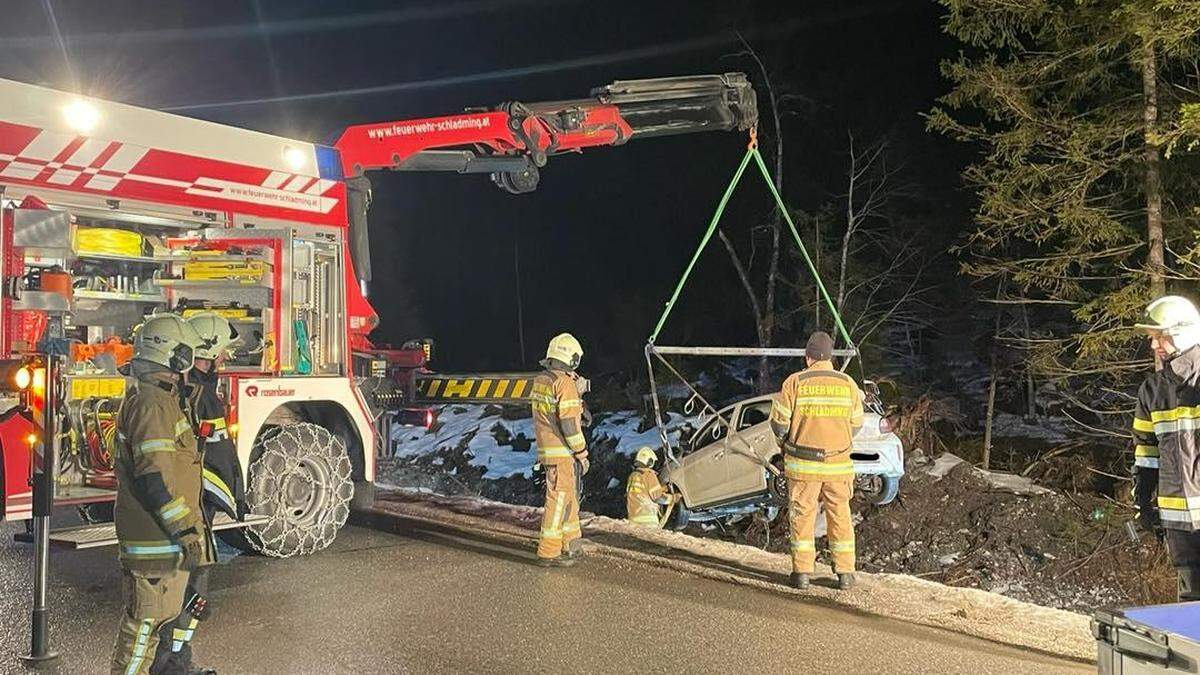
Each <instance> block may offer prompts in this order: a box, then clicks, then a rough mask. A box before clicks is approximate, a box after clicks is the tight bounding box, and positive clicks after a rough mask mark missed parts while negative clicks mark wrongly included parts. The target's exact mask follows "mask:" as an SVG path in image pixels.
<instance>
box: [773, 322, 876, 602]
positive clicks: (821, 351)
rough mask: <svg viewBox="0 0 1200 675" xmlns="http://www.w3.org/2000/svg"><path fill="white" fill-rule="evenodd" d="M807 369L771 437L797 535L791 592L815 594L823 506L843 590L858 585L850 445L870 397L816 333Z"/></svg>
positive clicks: (776, 415) (829, 341)
mask: <svg viewBox="0 0 1200 675" xmlns="http://www.w3.org/2000/svg"><path fill="white" fill-rule="evenodd" d="M804 353H805V358H806V361H807V363H808V367H807V368H806V369H805V370H803V371H801V372H799V373H793V374H792V375H791V376H789V377H788V378H787V379H786V380H784V382H783V388H782V390H781V391H780V392H779V395H778V396H777V397H776V399H775V402H774V403H773V404H772V406H771V430H772V431H774V432H775V437H776V438H777V439H778V440H779V442H780V444H781V446H782V448H783V453H784V470H785V472H786V474H787V482H788V495H789V496H788V502H789V508H788V521H789V522H788V524H789V526H790V529H791V550H792V575H791V578H790V581H791V584H792V586H794V587H796V588H808V584H809V575H811V574H812V573H813V570H814V566H815V564H816V558H817V548H816V541H815V536H814V535H815V531H816V524H817V504H818V502H820V503H821V504H823V505H824V506H825V524H826V528H827V534H828V539H829V552H830V554H831V557H832V558H833V571H834V572H835V573H836V574H837V576H838V588H840V589H842V590H845V589H848V588H850V587H851V586H852V585H853V584H854V524H853V522H852V521H851V519H850V496H851V494H852V493H853V491H854V464H853V463H852V462H851V461H850V443H851V439H852V438H854V434H855V433H856V432H857V431H858V428H859V427H861V426H862V418H863V394H862V391H861V390H859V388H858V385H857V384H856V383H855V382H854V380H853V379H852V378H851V377H850V376H849V375H846V374H845V373H842V372H840V371H838V370H837V369H835V368H834V367H833V361H832V359H833V338H831V337H829V334H828V333H823V332H820V331H818V332H816V333H813V334H812V336H811V337H809V339H808V344H807V345H806V346H805V349H804Z"/></svg>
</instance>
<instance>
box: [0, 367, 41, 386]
mask: <svg viewBox="0 0 1200 675" xmlns="http://www.w3.org/2000/svg"><path fill="white" fill-rule="evenodd" d="M30 388H33V389H42V390H44V389H45V388H46V371H45V370H42V369H41V368H38V367H36V364H33V363H29V362H28V361H24V360H10V361H0V389H3V390H5V391H15V392H23V391H28V390H29V389H30Z"/></svg>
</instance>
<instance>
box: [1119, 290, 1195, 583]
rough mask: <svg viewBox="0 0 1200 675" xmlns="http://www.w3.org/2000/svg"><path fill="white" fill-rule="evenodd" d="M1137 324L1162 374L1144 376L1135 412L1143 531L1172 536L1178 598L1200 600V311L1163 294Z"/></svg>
mask: <svg viewBox="0 0 1200 675" xmlns="http://www.w3.org/2000/svg"><path fill="white" fill-rule="evenodd" d="M1137 327H1138V328H1140V329H1142V330H1144V331H1146V333H1147V334H1148V335H1149V337H1150V347H1151V349H1153V351H1154V354H1155V356H1156V357H1158V360H1159V361H1160V362H1161V363H1162V370H1160V371H1158V372H1156V373H1152V374H1150V375H1148V376H1147V377H1146V381H1145V382H1144V383H1142V387H1141V389H1139V390H1138V396H1137V404H1136V407H1135V408H1134V415H1133V438H1134V443H1135V444H1136V445H1135V447H1134V453H1133V454H1134V467H1133V492H1134V501H1135V502H1136V504H1137V507H1138V519H1139V520H1140V521H1141V523H1142V525H1143V527H1145V528H1146V529H1148V530H1151V531H1155V532H1158V533H1159V535H1160V536H1161V537H1163V538H1165V539H1166V543H1167V550H1168V551H1169V552H1170V554H1171V562H1172V563H1173V564H1174V566H1175V572H1176V573H1177V574H1178V576H1179V600H1180V601H1193V600H1200V473H1197V472H1196V470H1195V467H1197V466H1200V312H1197V310H1196V306H1195V305H1193V304H1192V303H1191V302H1190V301H1189V300H1187V299H1186V298H1182V297H1179V296H1177V295H1168V296H1164V297H1161V298H1159V299H1157V300H1155V301H1154V302H1152V303H1150V305H1149V306H1148V307H1147V308H1146V315H1145V323H1139V324H1137Z"/></svg>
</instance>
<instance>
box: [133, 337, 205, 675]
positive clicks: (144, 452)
mask: <svg viewBox="0 0 1200 675" xmlns="http://www.w3.org/2000/svg"><path fill="white" fill-rule="evenodd" d="M199 345H200V337H199V336H198V335H196V331H195V329H193V328H192V327H191V326H190V325H188V323H187V322H186V321H184V320H183V319H181V318H179V317H178V316H176V315H174V314H156V315H153V316H151V317H149V318H148V319H146V320H145V322H143V323H142V324H141V325H140V326H138V327H137V328H135V329H134V335H133V350H134V358H133V361H131V362H130V374H131V375H132V376H133V377H134V378H135V380H136V382H135V383H134V385H133V386H132V387H131V389H130V393H129V394H128V395H127V396H126V398H125V401H124V402H123V403H122V404H121V409H120V412H119V413H118V414H117V442H116V448H115V453H114V459H113V464H114V470H115V472H116V476H117V502H116V510H115V518H114V519H115V521H116V527H117V540H118V543H119V549H120V553H119V555H120V561H121V567H122V573H123V585H124V595H125V614H124V616H123V617H122V618H121V624H120V628H119V632H118V635H117V644H116V648H115V650H114V652H113V657H112V673H113V674H114V675H141V674H143V673H147V672H149V671H150V666H151V664H152V663H153V661H154V656H155V652H156V651H157V649H158V642H159V631H160V630H161V629H162V627H163V626H166V625H168V624H170V623H171V622H173V621H174V620H175V618H176V617H177V616H179V611H180V607H182V606H183V601H184V590H185V589H186V587H187V580H188V573H189V572H190V571H191V570H194V569H196V568H197V567H200V566H202V565H206V564H210V563H211V562H212V561H213V560H214V557H215V556H214V553H215V546H214V545H213V542H212V538H211V533H210V532H209V530H208V528H207V527H205V524H204V520H203V519H202V517H201V511H200V491H201V487H200V484H201V466H202V465H201V456H200V452H199V451H198V449H197V446H196V436H195V435H194V434H193V433H192V425H191V422H190V421H189V420H188V418H187V416H186V415H184V412H183V410H182V409H181V408H180V405H179V395H180V394H179V392H180V384H181V382H180V381H181V379H182V376H183V373H185V372H187V371H188V370H189V369H190V368H191V367H192V362H193V358H194V350H195V349H196V348H197V347H199ZM200 672H204V671H200Z"/></svg>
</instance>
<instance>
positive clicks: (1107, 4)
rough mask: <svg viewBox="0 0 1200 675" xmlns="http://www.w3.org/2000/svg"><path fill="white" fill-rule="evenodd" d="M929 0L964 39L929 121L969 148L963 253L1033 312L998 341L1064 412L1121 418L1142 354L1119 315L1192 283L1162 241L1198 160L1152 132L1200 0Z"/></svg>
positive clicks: (1189, 216) (1172, 103)
mask: <svg viewBox="0 0 1200 675" xmlns="http://www.w3.org/2000/svg"><path fill="white" fill-rule="evenodd" d="M939 1H940V3H941V4H942V5H943V6H944V7H945V8H946V10H947V13H946V15H945V24H944V29H945V30H946V31H947V32H948V33H949V34H951V35H953V36H954V37H956V38H957V39H958V40H959V41H961V42H962V44H963V50H962V52H961V53H960V54H959V56H958V57H957V58H955V59H952V60H948V61H946V62H944V63H943V64H942V70H943V74H944V76H945V77H946V78H947V80H948V81H949V82H950V84H951V85H952V89H951V91H950V93H948V94H947V95H945V96H944V97H942V98H941V99H940V100H939V103H938V105H937V106H936V107H934V109H933V110H932V111H931V112H930V113H929V115H928V125H929V128H930V129H931V130H933V131H936V132H939V133H943V134H946V135H948V136H950V137H952V138H955V139H957V140H959V141H962V142H965V143H971V144H974V145H976V146H977V147H978V148H979V150H980V156H979V158H978V160H977V161H976V162H975V163H973V164H972V165H971V166H969V167H968V168H967V169H966V170H965V171H964V173H963V179H964V181H965V183H966V184H967V185H968V186H969V187H971V188H973V189H974V190H975V192H976V195H977V197H978V203H977V207H976V211H975V219H974V225H973V227H972V228H971V231H970V234H969V235H968V236H967V237H965V238H964V240H963V241H962V242H961V244H960V246H959V247H958V249H957V252H958V253H959V254H960V255H961V261H962V269H963V271H964V272H965V273H967V274H969V275H972V276H973V277H976V278H977V279H979V280H981V281H985V282H986V283H983V284H981V285H982V288H981V289H980V292H981V295H983V294H987V295H991V294H993V293H995V289H996V288H998V287H1000V286H1001V280H1003V288H1005V289H1006V291H1005V292H1004V293H1003V294H1002V295H1001V296H1000V297H999V298H998V302H999V303H1001V306H1005V305H1011V304H1023V305H1025V306H1026V308H1027V309H1028V310H1029V311H1030V312H1031V318H1032V319H1033V321H1034V326H1035V328H1034V331H1033V333H1034V335H1033V337H1032V338H1031V339H1028V340H1026V339H1014V340H1013V341H1011V342H1010V345H1011V346H1013V347H1015V348H1021V349H1024V350H1025V352H1024V353H1025V354H1026V356H1027V357H1028V359H1029V362H1030V364H1031V367H1032V368H1033V369H1034V371H1035V372H1036V373H1038V374H1039V375H1040V376H1041V377H1042V378H1043V379H1050V380H1051V381H1054V382H1055V383H1056V384H1057V385H1058V386H1057V390H1058V391H1059V392H1060V393H1061V394H1062V395H1063V397H1065V398H1066V399H1067V401H1068V408H1069V409H1071V410H1072V416H1073V417H1075V418H1076V419H1079V420H1080V421H1084V423H1085V424H1086V425H1087V426H1089V427H1094V428H1114V427H1121V426H1124V424H1125V423H1126V421H1127V418H1124V419H1122V417H1121V416H1120V415H1118V413H1120V412H1122V411H1127V410H1128V409H1129V408H1131V407H1132V401H1131V398H1130V396H1129V392H1130V388H1131V386H1133V385H1135V384H1136V383H1137V382H1138V381H1139V380H1140V379H1141V377H1142V376H1143V375H1144V373H1145V372H1146V370H1147V369H1148V367H1149V363H1150V362H1149V354H1148V352H1147V351H1146V350H1145V349H1139V347H1138V345H1137V343H1136V340H1137V339H1138V337H1139V336H1138V335H1137V333H1136V332H1135V331H1133V330H1131V329H1130V326H1131V325H1132V323H1133V322H1134V319H1135V318H1136V317H1137V316H1138V315H1139V314H1140V312H1141V311H1142V309H1143V308H1144V306H1145V305H1146V303H1147V302H1148V301H1149V300H1150V299H1151V297H1152V296H1154V295H1159V294H1161V293H1163V292H1164V289H1170V290H1173V291H1182V292H1185V293H1188V294H1189V295H1193V294H1191V293H1190V292H1189V291H1190V290H1191V288H1190V286H1188V285H1187V284H1186V282H1184V281H1181V280H1180V279H1179V277H1180V275H1179V274H1178V272H1177V271H1175V270H1177V269H1178V268H1180V267H1181V264H1180V260H1179V258H1178V256H1176V255H1174V254H1172V251H1176V252H1181V251H1183V250H1186V248H1188V247H1189V246H1191V244H1192V242H1193V239H1194V235H1193V234H1192V232H1193V229H1194V224H1195V217H1194V215H1193V205H1194V203H1195V195H1196V194H1197V193H1196V188H1197V187H1198V186H1197V180H1196V177H1197V175H1200V174H1197V172H1196V170H1197V164H1196V161H1195V159H1194V158H1193V157H1191V156H1190V155H1189V154H1188V153H1175V154H1168V153H1165V152H1164V148H1165V147H1168V146H1169V144H1170V143H1171V141H1172V138H1171V129H1173V128H1175V121H1177V120H1179V119H1180V115H1181V113H1182V106H1183V105H1184V104H1186V103H1188V102H1189V101H1195V100H1198V99H1196V98H1195V97H1192V96H1191V94H1190V93H1189V92H1188V91H1187V90H1186V89H1185V88H1184V87H1185V86H1186V85H1187V84H1189V81H1190V80H1189V78H1191V77H1194V75H1190V74H1189V73H1194V72H1196V71H1195V70H1192V69H1194V68H1195V56H1196V54H1195V48H1194V46H1193V45H1194V42H1195V35H1196V27H1197V25H1200V8H1197V4H1198V3H1195V2H1182V1H1179V0H1170V1H1168V0H1159V1H1152V0H1146V1H1140V2H1138V1H1125V2H1122V1H1117V0H1095V1H1093V0H1023V1H1022V2H1012V1H1011V0H939ZM1192 84H1194V82H1193V83H1192ZM1193 297H1194V295H1193ZM1085 417H1087V418H1089V419H1086V420H1085V419H1084V418H1085Z"/></svg>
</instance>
